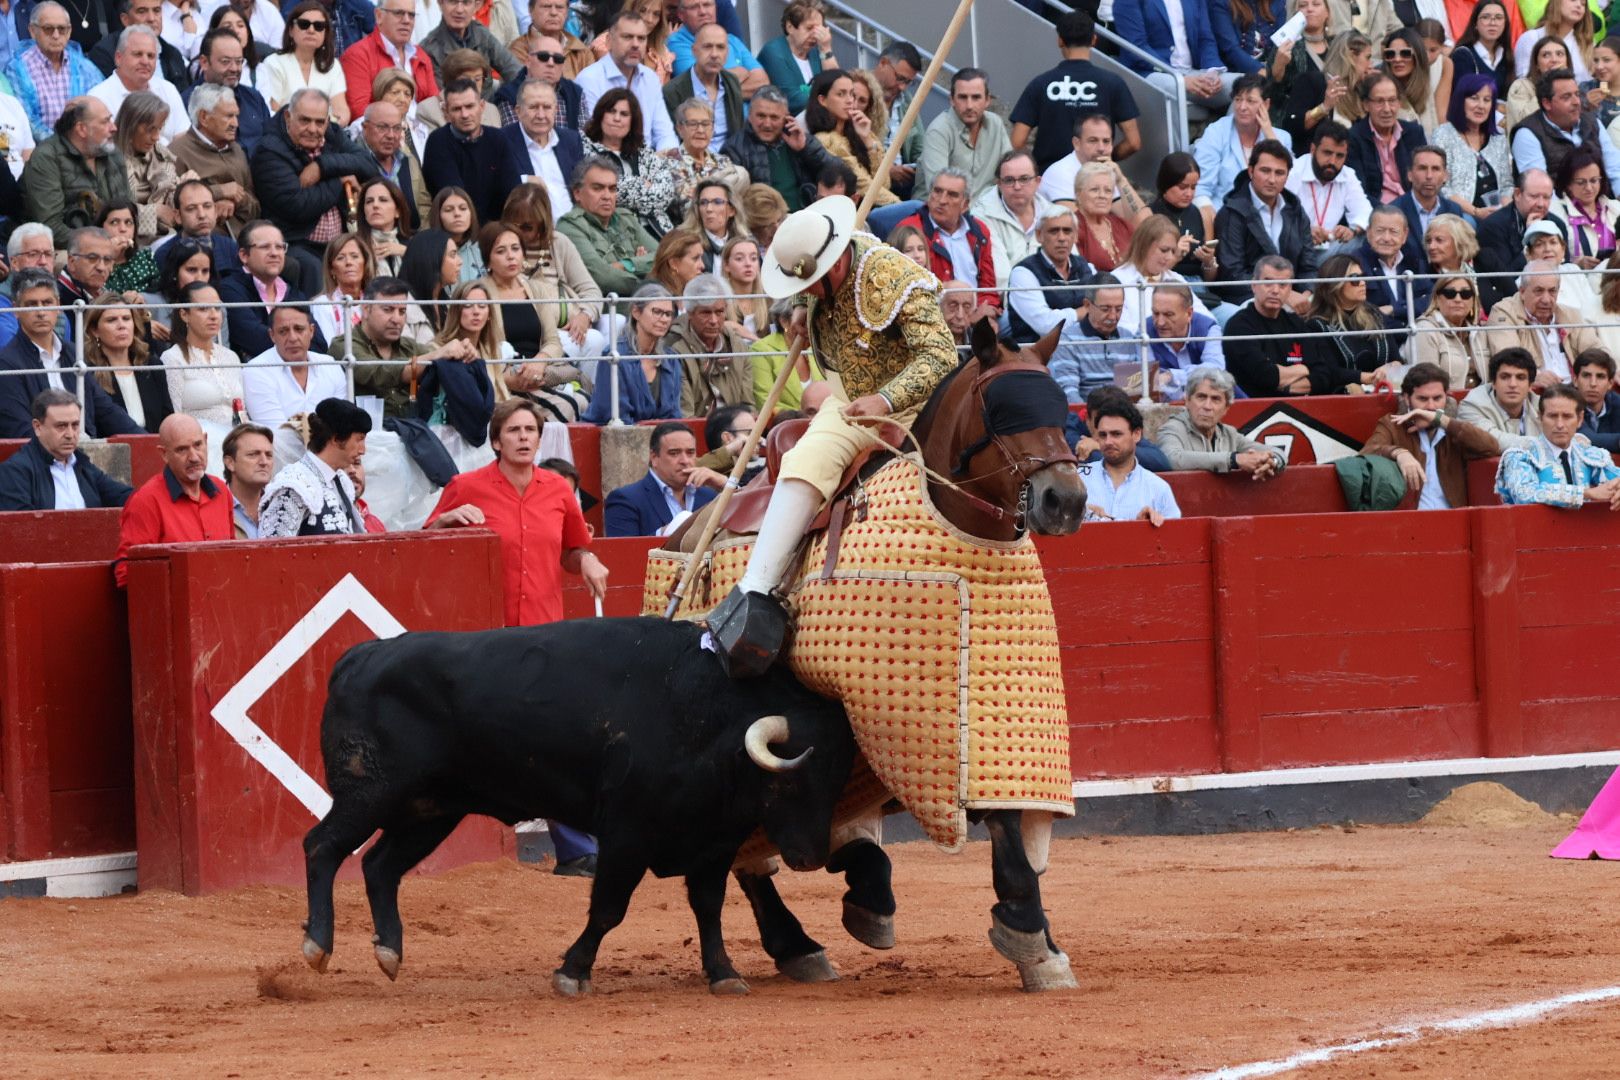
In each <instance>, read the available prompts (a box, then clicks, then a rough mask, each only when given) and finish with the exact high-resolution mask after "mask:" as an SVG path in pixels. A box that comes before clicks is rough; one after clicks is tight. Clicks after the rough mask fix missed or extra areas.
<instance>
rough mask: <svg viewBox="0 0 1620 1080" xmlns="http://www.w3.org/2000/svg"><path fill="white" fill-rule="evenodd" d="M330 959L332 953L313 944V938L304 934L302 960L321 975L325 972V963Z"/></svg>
mask: <svg viewBox="0 0 1620 1080" xmlns="http://www.w3.org/2000/svg"><path fill="white" fill-rule="evenodd" d="M331 959H332V954H331V953H329V952H327V951H326V950H325V949H323V948H321V947H320V946H319V945H317V944H315V939H314V938H312V937H310V936H309V935H308V934H305V935H304V962H305V963H306V964H308V965H309V966H310V967H312V968H314V969H315V970H316V971H318V972H320V973H321V974H322V975H325V974H326V964H327V962H328V961H329V960H331Z"/></svg>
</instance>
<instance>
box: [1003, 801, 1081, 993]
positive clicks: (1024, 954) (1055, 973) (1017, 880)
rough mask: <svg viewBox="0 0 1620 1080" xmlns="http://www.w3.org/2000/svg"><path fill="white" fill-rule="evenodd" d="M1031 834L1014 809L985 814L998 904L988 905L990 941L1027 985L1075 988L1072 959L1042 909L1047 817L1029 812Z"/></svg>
mask: <svg viewBox="0 0 1620 1080" xmlns="http://www.w3.org/2000/svg"><path fill="white" fill-rule="evenodd" d="M1030 817H1031V820H1030V821H1029V825H1030V826H1031V828H1030V832H1029V836H1028V837H1026V836H1025V833H1024V822H1023V821H1021V820H1020V813H1019V811H1016V810H992V811H989V812H988V813H986V814H985V815H984V823H985V827H986V828H988V829H989V830H990V859H991V874H992V880H993V883H994V885H995V889H996V905H995V906H994V907H993V908H991V909H990V944H992V945H994V946H995V949H996V951H997V952H999V953H1000V954H1001V955H1002V956H1005V957H1006V958H1007V959H1008V960H1011V961H1012V962H1013V963H1014V964H1016V965H1018V974H1019V976H1020V977H1021V978H1022V979H1023V981H1024V989H1025V990H1030V991H1035V990H1071V989H1073V988H1074V987H1075V986H1076V985H1077V984H1076V983H1075V979H1074V973H1073V972H1072V971H1071V970H1070V969H1069V958H1068V957H1067V956H1065V955H1064V954H1063V953H1062V952H1061V951H1060V950H1059V949H1058V947H1057V944H1056V943H1055V942H1054V941H1053V940H1052V933H1051V928H1050V927H1049V926H1048V924H1047V921H1046V913H1045V911H1043V910H1042V908H1041V883H1040V874H1039V872H1038V871H1037V870H1036V868H1035V865H1031V860H1030V856H1031V854H1032V853H1033V854H1034V855H1035V857H1036V860H1037V862H1036V865H1040V866H1041V868H1042V869H1044V868H1045V867H1044V862H1045V854H1046V848H1047V844H1048V842H1049V838H1050V835H1051V828H1052V819H1051V817H1050V816H1049V815H1031V816H1030Z"/></svg>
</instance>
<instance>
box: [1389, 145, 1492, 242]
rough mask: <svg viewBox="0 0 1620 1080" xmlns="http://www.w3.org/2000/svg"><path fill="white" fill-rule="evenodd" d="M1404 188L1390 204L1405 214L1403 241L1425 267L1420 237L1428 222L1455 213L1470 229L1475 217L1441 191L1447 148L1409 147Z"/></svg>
mask: <svg viewBox="0 0 1620 1080" xmlns="http://www.w3.org/2000/svg"><path fill="white" fill-rule="evenodd" d="M1406 183H1407V191H1406V194H1405V195H1402V196H1401V197H1400V198H1398V199H1396V200H1395V201H1394V202H1393V203H1391V204H1390V205H1391V206H1393V207H1395V209H1397V210H1399V211H1400V212H1401V213H1403V214H1405V215H1406V230H1407V232H1406V243H1407V246H1408V247H1412V248H1416V249H1417V256H1418V259H1417V261H1418V262H1419V263H1420V264H1421V265H1422V266H1423V269H1424V272H1427V271H1428V268H1429V265H1428V259H1427V257H1425V256H1424V254H1423V237H1424V234H1425V233H1427V232H1428V231H1429V222H1431V221H1433V220H1434V219H1435V218H1436V217H1438V216H1439V215H1441V214H1455V215H1457V216H1458V217H1460V218H1462V219H1463V223H1464V224H1466V225H1467V226H1468V227H1469V228H1470V229H1472V228H1473V227H1474V219H1473V218H1471V217H1469V216H1468V215H1467V214H1465V213H1463V208H1462V207H1461V206H1459V205H1458V204H1457V203H1456V202H1455V201H1454V200H1452V199H1448V198H1446V197H1445V196H1444V195H1442V194H1440V192H1441V189H1443V188H1444V187H1445V186H1446V152H1445V151H1444V150H1442V149H1440V148H1439V147H1438V146H1420V147H1418V148H1417V149H1416V150H1414V151H1412V164H1411V166H1410V167H1409V168H1408V169H1407V170H1406Z"/></svg>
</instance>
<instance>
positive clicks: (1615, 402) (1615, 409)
mask: <svg viewBox="0 0 1620 1080" xmlns="http://www.w3.org/2000/svg"><path fill="white" fill-rule="evenodd" d="M1581 434H1582V435H1585V436H1586V437H1587V438H1588V439H1591V440H1592V445H1593V446H1595V447H1597V448H1598V449H1600V450H1607V451H1609V452H1610V453H1614V452H1615V451H1620V393H1616V392H1614V391H1613V390H1610V391H1609V392H1608V393H1607V394H1605V395H1604V397H1603V417H1602V419H1594V418H1593V416H1592V410H1591V409H1587V408H1583V409H1581Z"/></svg>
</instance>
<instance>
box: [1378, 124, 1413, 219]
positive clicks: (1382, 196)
mask: <svg viewBox="0 0 1620 1080" xmlns="http://www.w3.org/2000/svg"><path fill="white" fill-rule="evenodd" d="M1372 137H1373V146H1374V147H1376V148H1377V150H1378V165H1379V168H1381V169H1382V170H1383V174H1384V177H1383V179H1384V187H1383V190H1381V191H1380V192H1379V193H1378V201H1379V203H1380V204H1382V203H1391V202H1394V201H1395V200H1396V199H1398V198H1400V197H1401V196H1402V195H1405V194H1406V189H1405V188H1403V187H1401V173H1400V170H1399V169H1397V168H1396V167H1395V147H1396V145H1397V144H1398V143H1399V142H1400V141H1401V125H1400V122H1399V121H1397V122H1396V124H1395V130H1394V132H1392V133H1391V134H1390V136H1389V138H1388V139H1385V138H1384V137H1383V136H1382V135H1380V134H1378V130H1377V129H1376V128H1374V129H1373V133H1372Z"/></svg>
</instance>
